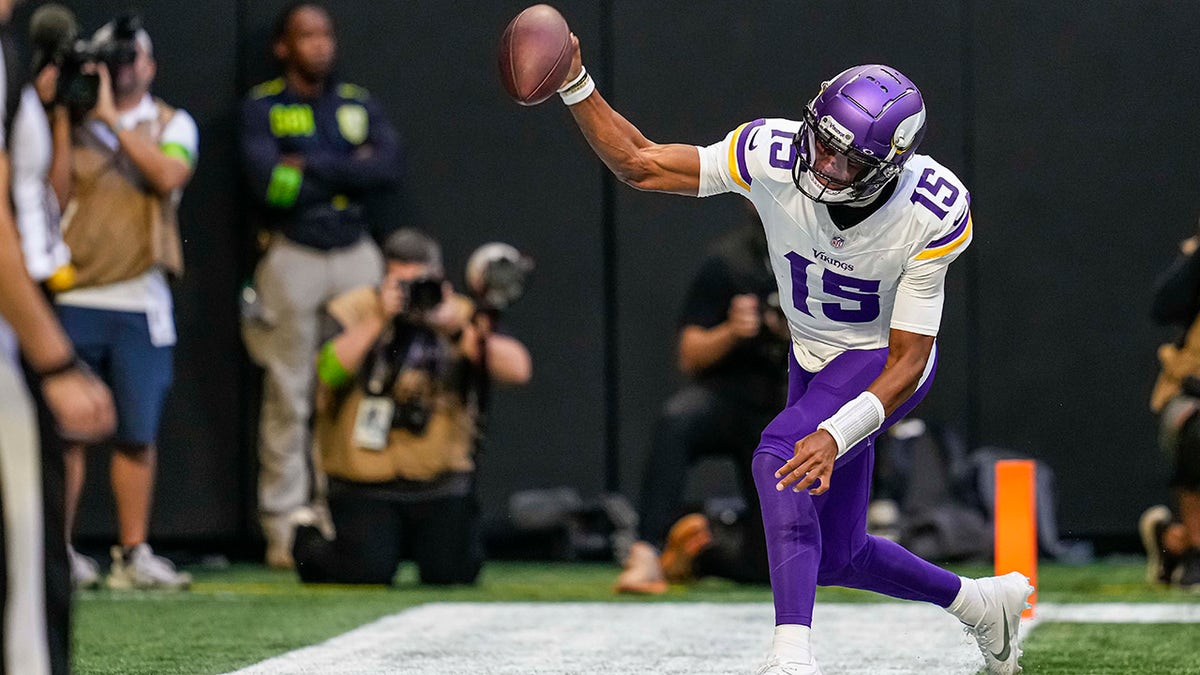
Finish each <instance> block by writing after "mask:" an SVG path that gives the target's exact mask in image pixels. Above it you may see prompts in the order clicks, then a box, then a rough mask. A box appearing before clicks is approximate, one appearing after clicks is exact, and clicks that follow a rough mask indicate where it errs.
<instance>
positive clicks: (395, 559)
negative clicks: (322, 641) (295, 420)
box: [292, 229, 532, 584]
mask: <svg viewBox="0 0 1200 675" xmlns="http://www.w3.org/2000/svg"><path fill="white" fill-rule="evenodd" d="M383 253H384V258H385V260H386V274H385V276H384V279H383V282H382V284H381V285H380V287H379V288H378V289H375V288H360V289H358V290H355V291H351V292H349V293H346V294H343V295H341V296H339V297H337V298H335V299H334V300H332V301H331V302H330V305H329V311H330V314H331V315H332V316H333V317H334V318H335V319H336V320H337V322H338V323H339V324H340V326H341V328H342V332H341V333H340V334H339V335H338V336H337V337H335V338H334V339H332V340H330V341H328V342H326V343H325V345H324V347H323V348H322V349H321V351H320V356H319V357H318V360H317V377H318V380H319V385H318V396H317V415H316V431H315V434H316V442H317V446H318V450H319V455H320V458H321V461H322V462H323V464H324V466H323V469H324V471H325V472H326V473H327V475H328V477H329V508H330V512H331V514H332V518H333V525H334V527H335V529H336V532H337V537H336V539H334V540H332V541H330V540H328V539H326V538H325V537H324V536H323V535H322V533H321V532H320V530H318V529H317V527H315V526H314V514H312V513H311V512H310V511H300V512H299V517H298V518H297V519H295V522H296V523H297V524H298V525H300V527H298V528H297V530H296V532H295V542H294V546H293V550H292V552H293V555H294V558H295V561H296V569H297V571H298V572H299V574H300V578H301V579H302V580H304V581H306V582H336V583H371V584H389V583H391V581H392V577H393V576H394V575H395V572H396V566H397V564H398V563H399V561H400V560H401V559H402V558H412V559H413V560H415V561H416V563H417V566H418V568H419V570H420V578H421V581H422V582H423V583H428V584H468V583H473V582H474V581H475V579H476V576H477V575H478V573H479V569H480V566H481V565H482V562H483V554H482V542H481V541H480V538H479V523H478V516H477V510H478V509H477V506H476V504H475V499H474V490H473V482H474V469H475V467H474V462H473V459H472V456H473V453H474V450H475V447H476V442H477V433H478V429H477V417H478V413H479V409H478V393H479V387H480V385H481V384H482V383H483V382H486V381H487V380H488V379H490V380H494V381H496V382H500V383H506V384H524V383H526V382H528V381H529V378H530V375H531V368H532V366H531V362H530V357H529V352H528V351H527V350H526V349H525V346H524V345H522V344H521V343H520V342H519V341H517V340H515V339H514V338H511V337H508V336H505V335H499V334H496V333H494V332H492V322H493V316H492V315H490V314H489V313H486V312H476V311H475V308H474V306H473V303H472V302H471V301H470V300H468V299H467V298H466V297H464V296H461V295H456V294H454V293H453V292H452V291H451V287H450V284H449V282H447V281H445V280H444V278H443V271H442V261H441V250H440V247H439V246H438V244H437V242H435V241H434V240H433V239H431V238H429V237H428V236H426V235H424V234H422V233H420V232H417V231H416V230H411V229H400V230H397V231H396V232H394V233H393V234H392V235H391V236H389V237H388V239H387V240H386V241H385V242H384V247H383ZM481 364H486V373H481V372H480V370H479V369H480V367H481Z"/></svg>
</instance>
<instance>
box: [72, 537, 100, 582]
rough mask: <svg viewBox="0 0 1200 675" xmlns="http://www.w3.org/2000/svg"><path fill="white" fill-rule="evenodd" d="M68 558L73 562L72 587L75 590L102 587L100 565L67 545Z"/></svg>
mask: <svg viewBox="0 0 1200 675" xmlns="http://www.w3.org/2000/svg"><path fill="white" fill-rule="evenodd" d="M67 557H68V558H70V560H71V585H72V586H74V587H75V590H77V591H78V590H83V589H85V588H95V587H96V586H99V585H100V565H98V564H97V563H96V561H95V560H92V559H91V558H89V557H88V556H86V555H83V554H82V553H80V552H79V551H76V550H75V547H74V546H71V545H70V544H67Z"/></svg>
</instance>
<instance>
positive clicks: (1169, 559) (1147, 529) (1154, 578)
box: [1138, 504, 1179, 584]
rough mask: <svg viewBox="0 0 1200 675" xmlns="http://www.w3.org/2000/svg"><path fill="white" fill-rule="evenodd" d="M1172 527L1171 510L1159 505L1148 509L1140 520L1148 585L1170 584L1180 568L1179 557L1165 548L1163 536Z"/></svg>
mask: <svg viewBox="0 0 1200 675" xmlns="http://www.w3.org/2000/svg"><path fill="white" fill-rule="evenodd" d="M1170 526H1171V510H1170V509H1168V508H1167V507H1165V506H1163V505H1161V504H1159V505H1158V506H1151V507H1150V508H1148V509H1146V511H1145V513H1143V514H1142V517H1141V518H1139V519H1138V534H1139V535H1141V537H1142V547H1143V548H1145V549H1146V583H1148V584H1170V583H1171V577H1172V575H1174V574H1175V570H1176V568H1177V567H1178V566H1179V556H1177V555H1174V554H1172V553H1169V552H1168V551H1167V549H1166V547H1165V546H1163V535H1165V534H1166V532H1167V528H1168V527H1170Z"/></svg>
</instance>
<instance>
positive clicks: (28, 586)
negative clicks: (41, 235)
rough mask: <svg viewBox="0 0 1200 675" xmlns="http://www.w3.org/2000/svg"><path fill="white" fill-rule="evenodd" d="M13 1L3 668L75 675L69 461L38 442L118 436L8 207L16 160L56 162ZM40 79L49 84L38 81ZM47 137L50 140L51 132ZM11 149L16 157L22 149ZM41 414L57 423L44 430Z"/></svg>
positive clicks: (3, 296) (1, 560) (1, 289)
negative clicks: (18, 49) (16, 37)
mask: <svg viewBox="0 0 1200 675" xmlns="http://www.w3.org/2000/svg"><path fill="white" fill-rule="evenodd" d="M14 4H15V3H13V2H11V1H10V0H0V78H2V79H3V81H2V82H0V91H7V92H13V91H16V92H22V96H21V99H20V100H19V102H18V104H17V106H16V108H17V110H21V109H22V108H23V111H21V112H17V111H15V110H14V106H13V105H12V101H10V105H7V106H5V108H4V110H3V112H2V113H0V130H2V131H0V189H2V190H3V191H4V193H5V194H7V195H8V197H9V198H8V199H0V511H2V512H3V524H2V527H0V531H2V532H3V539H4V541H3V545H2V546H0V579H2V581H3V583H2V584H0V587H3V589H4V591H3V602H2V607H3V617H4V621H3V631H2V633H3V634H2V635H0V655H2V662H0V671H2V672H6V673H28V674H29V675H44V674H47V673H56V674H61V673H68V672H70V656H69V652H70V644H71V643H70V635H69V632H70V617H69V612H70V585H69V576H68V574H69V573H68V566H67V556H66V548H65V545H64V544H65V542H64V540H63V538H62V524H63V495H62V480H63V467H62V455H61V454H60V453H59V452H58V450H59V449H58V448H57V447H56V446H55V445H54V444H53V443H52V442H50V443H47V448H46V449H45V451H43V449H42V447H41V444H42V442H43V441H44V440H52V439H45V436H46V434H47V431H49V430H50V429H51V428H52V427H53V426H55V424H56V425H57V427H58V431H61V433H63V434H67V435H70V436H72V437H75V438H85V439H90V438H98V437H103V436H105V435H107V434H109V433H111V432H112V429H113V425H114V422H115V417H114V412H113V404H112V398H111V397H110V395H109V392H108V390H107V389H106V388H105V386H104V384H103V383H101V382H100V381H99V380H97V379H96V377H95V376H94V375H92V374H91V373H90V371H88V370H87V368H86V367H83V366H81V364H80V362H79V360H78V358H77V357H76V355H75V352H74V349H73V348H72V346H71V343H70V342H69V341H68V340H67V337H66V335H65V334H64V332H63V331H62V328H61V327H60V326H59V324H58V322H57V321H56V320H55V318H54V314H53V312H52V311H51V309H50V305H49V304H48V303H47V302H46V299H45V298H44V297H43V296H42V294H41V293H40V292H39V291H38V289H37V287H36V286H35V285H34V283H33V281H32V279H31V278H30V277H29V275H28V274H27V272H26V269H25V264H24V260H23V256H22V254H21V242H20V241H19V240H18V233H17V227H16V224H15V222H14V217H13V211H12V209H11V205H12V204H14V203H19V202H20V201H21V200H20V199H19V198H18V195H17V190H16V189H15V185H14V183H13V182H12V181H11V180H10V178H11V173H10V171H11V170H12V168H11V166H10V158H11V159H12V162H13V165H19V166H21V167H24V168H23V169H22V171H24V170H25V169H27V168H28V167H31V166H33V165H36V164H39V163H42V165H43V166H44V165H46V164H49V161H50V159H49V153H50V147H49V144H48V143H42V144H39V143H36V142H30V141H31V139H29V138H26V137H24V134H36V133H38V132H41V131H45V132H46V135H48V133H49V129H48V126H46V127H45V128H40V127H39V126H38V121H39V120H38V117H37V113H38V112H40V108H41V102H40V101H38V100H37V98H36V96H34V97H33V98H32V101H30V97H28V96H26V95H25V94H26V93H27V92H28V91H29V90H28V89H22V87H21V84H20V83H21V81H22V79H23V78H22V77H21V76H20V73H21V72H22V71H23V70H24V69H23V68H22V67H21V65H20V64H19V62H17V61H15V60H14V58H13V57H12V53H13V50H12V44H11V43H10V41H9V40H10V34H9V32H8V31H7V28H8V22H9V20H10V19H11V17H12V10H13V6H14ZM39 70H40V69H39ZM53 75H54V73H51V74H50V77H49V78H48V79H50V80H52V79H53ZM39 83H40V84H41V83H45V79H42V78H39ZM30 102H32V104H33V108H32V109H31V108H30V107H29V103H30ZM14 113H15V114H16V115H19V116H20V117H21V122H20V123H18V121H17V120H16V119H15V118H14ZM41 122H42V123H43V124H44V123H45V118H44V116H43V117H42V118H41ZM17 129H19V130H20V132H19V133H21V134H22V143H20V144H19V146H20V148H21V150H20V155H21V157H20V158H19V159H18V158H17V157H15V156H12V157H10V153H9V144H8V141H9V140H10V139H11V137H12V134H13V133H14V130H17ZM40 139H41V140H42V141H45V140H46V139H45V135H43V136H40ZM12 149H13V150H14V155H15V154H16V150H17V148H16V147H13V148H12ZM39 149H40V152H38V150H39ZM35 155H37V156H35ZM44 177H45V176H44V174H43V176H42V178H43V179H44ZM10 200H11V201H10ZM18 346H19V348H20V352H21V353H22V354H23V356H24V358H25V360H26V365H27V368H28V370H29V371H31V379H29V380H26V378H25V377H24V376H23V374H22V367H21V363H20V361H19V360H18ZM27 382H28V383H29V385H32V387H28V386H27V384H26V383H27ZM34 399H36V401H37V402H36V406H35V401H34ZM39 408H40V409H41V410H42V411H49V412H51V413H52V414H53V416H54V419H53V420H48V419H47V420H46V422H47V423H46V424H42V425H39V414H38V409H39ZM39 426H41V429H40V430H39ZM51 435H53V434H51Z"/></svg>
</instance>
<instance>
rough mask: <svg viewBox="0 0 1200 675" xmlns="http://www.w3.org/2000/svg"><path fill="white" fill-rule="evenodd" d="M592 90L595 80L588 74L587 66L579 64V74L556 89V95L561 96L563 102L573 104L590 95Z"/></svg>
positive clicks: (594, 86)
mask: <svg viewBox="0 0 1200 675" xmlns="http://www.w3.org/2000/svg"><path fill="white" fill-rule="evenodd" d="M593 91H596V82H595V81H594V80H593V79H592V77H591V76H590V75H588V71H587V68H584V67H582V66H580V70H579V76H578V77H576V78H575V79H574V80H571V81H570V82H568V83H566V84H564V85H563V86H562V89H559V90H558V95H559V96H560V97H562V100H563V103H565V104H567V105H575V104H576V103H579V102H580V101H582V100H583V99H585V98H587V97H589V96H591V95H592V92H593Z"/></svg>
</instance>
